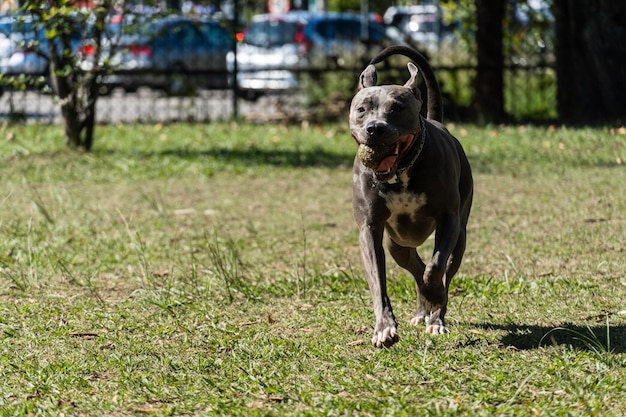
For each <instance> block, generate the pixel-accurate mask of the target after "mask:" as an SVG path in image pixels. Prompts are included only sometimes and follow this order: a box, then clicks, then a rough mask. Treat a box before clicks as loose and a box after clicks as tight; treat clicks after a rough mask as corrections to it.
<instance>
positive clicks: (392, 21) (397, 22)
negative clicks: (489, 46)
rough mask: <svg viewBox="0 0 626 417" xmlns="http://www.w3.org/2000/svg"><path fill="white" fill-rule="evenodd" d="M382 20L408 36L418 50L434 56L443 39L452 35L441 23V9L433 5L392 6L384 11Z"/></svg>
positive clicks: (449, 29)
mask: <svg viewBox="0 0 626 417" xmlns="http://www.w3.org/2000/svg"><path fill="white" fill-rule="evenodd" d="M383 19H384V21H385V23H386V24H388V25H392V26H396V27H397V28H399V29H400V30H401V31H402V32H404V33H406V34H407V35H408V36H410V37H411V39H412V40H413V41H414V42H415V44H416V45H417V47H418V49H420V50H422V51H426V52H427V53H429V54H431V55H436V53H437V51H438V50H439V47H440V44H441V42H442V41H443V40H444V38H445V37H450V36H452V34H453V32H452V30H451V28H450V27H449V26H447V25H446V24H445V23H444V21H443V12H442V10H441V8H440V7H439V6H437V5H434V4H426V5H414V6H392V7H390V8H388V9H387V10H386V11H385V14H384V16H383Z"/></svg>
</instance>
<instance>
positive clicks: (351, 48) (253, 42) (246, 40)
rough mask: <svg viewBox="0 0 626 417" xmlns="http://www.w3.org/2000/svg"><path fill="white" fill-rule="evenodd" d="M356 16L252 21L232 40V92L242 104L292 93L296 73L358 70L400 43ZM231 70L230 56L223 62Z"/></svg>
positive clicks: (301, 15)
mask: <svg viewBox="0 0 626 417" xmlns="http://www.w3.org/2000/svg"><path fill="white" fill-rule="evenodd" d="M362 20H363V19H362V17H361V15H356V14H348V13H324V14H309V13H306V12H292V13H286V14H281V15H272V14H265V15H258V16H255V17H254V18H253V19H252V21H251V23H250V25H249V26H248V27H247V28H246V29H245V31H244V32H243V33H242V34H241V35H240V36H239V37H238V38H239V39H238V40H239V41H240V43H238V44H237V51H236V57H237V86H238V91H239V94H240V95H241V96H242V97H244V98H248V99H255V98H257V97H258V96H260V95H262V94H264V93H268V92H272V91H284V90H290V89H296V88H298V85H299V81H298V73H299V72H302V71H325V70H330V69H337V68H358V69H361V68H362V67H363V65H364V64H365V63H366V62H367V61H369V59H370V58H371V57H372V56H373V55H374V54H375V53H376V52H378V51H380V50H381V49H383V48H384V47H385V46H388V45H390V44H398V43H400V44H402V43H406V42H405V40H406V39H405V38H404V37H403V36H402V35H401V34H400V32H399V31H394V30H393V28H392V29H391V30H390V31H388V30H387V28H386V27H385V26H384V25H382V24H380V23H379V22H376V21H373V20H368V22H367V23H368V28H367V30H366V31H362ZM227 61H228V68H229V70H230V71H234V70H235V53H233V52H231V53H229V54H228V57H227Z"/></svg>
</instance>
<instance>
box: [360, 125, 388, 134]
mask: <svg viewBox="0 0 626 417" xmlns="http://www.w3.org/2000/svg"><path fill="white" fill-rule="evenodd" d="M386 129H387V124H386V123H383V122H369V123H368V124H367V126H365V131H366V132H367V135H368V136H369V137H376V136H378V135H382V134H384V133H385V130H386Z"/></svg>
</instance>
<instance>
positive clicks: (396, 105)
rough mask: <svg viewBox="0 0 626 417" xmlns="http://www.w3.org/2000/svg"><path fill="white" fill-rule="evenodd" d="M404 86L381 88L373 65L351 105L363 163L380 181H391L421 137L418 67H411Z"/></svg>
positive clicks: (363, 76)
mask: <svg viewBox="0 0 626 417" xmlns="http://www.w3.org/2000/svg"><path fill="white" fill-rule="evenodd" d="M408 68H409V73H410V75H411V76H410V78H409V80H408V81H407V82H406V83H405V84H404V85H402V86H401V85H381V86H377V85H376V81H377V75H376V68H375V67H374V66H373V65H369V66H368V67H367V68H366V69H365V70H364V71H363V72H362V73H361V77H360V79H359V91H358V92H357V94H356V95H355V96H354V98H353V99H352V103H351V105H350V131H351V133H352V137H353V138H354V140H355V141H356V143H357V145H358V146H359V150H358V153H357V155H358V157H359V160H360V161H361V162H362V163H363V165H365V166H366V167H367V168H369V169H371V170H372V171H373V172H374V175H375V176H376V178H377V179H379V180H381V181H385V180H388V179H390V178H392V177H393V176H394V175H395V172H396V170H397V168H398V165H399V164H400V162H401V161H402V159H403V157H404V156H405V155H406V153H407V151H408V150H409V149H410V148H411V144H412V143H413V142H414V141H415V140H416V139H417V138H418V137H419V136H418V135H420V134H421V131H420V130H421V128H420V120H419V114H420V109H421V107H422V99H421V95H420V91H419V89H418V87H417V73H418V70H417V67H416V66H415V65H414V64H412V63H409V64H408Z"/></svg>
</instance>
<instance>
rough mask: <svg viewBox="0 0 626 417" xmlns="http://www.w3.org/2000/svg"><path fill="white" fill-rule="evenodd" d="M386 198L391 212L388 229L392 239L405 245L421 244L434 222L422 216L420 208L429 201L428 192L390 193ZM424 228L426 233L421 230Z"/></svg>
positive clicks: (414, 245) (415, 245)
mask: <svg viewBox="0 0 626 417" xmlns="http://www.w3.org/2000/svg"><path fill="white" fill-rule="evenodd" d="M385 200H386V203H387V208H388V209H389V211H390V212H391V215H390V216H389V219H387V229H388V232H389V233H390V234H391V236H392V239H393V240H394V241H396V243H399V244H401V245H404V246H410V247H417V246H419V245H421V244H422V243H423V241H424V239H425V238H426V237H427V235H429V234H430V232H431V227H432V222H431V221H430V220H426V219H424V218H422V214H420V210H421V209H422V207H424V206H425V205H426V204H427V202H428V200H427V198H426V194H424V193H421V194H415V193H410V192H402V193H389V194H387V195H386V196H385ZM407 220H408V221H409V222H408V223H407ZM422 230H423V231H424V233H422V232H421V231H422Z"/></svg>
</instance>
